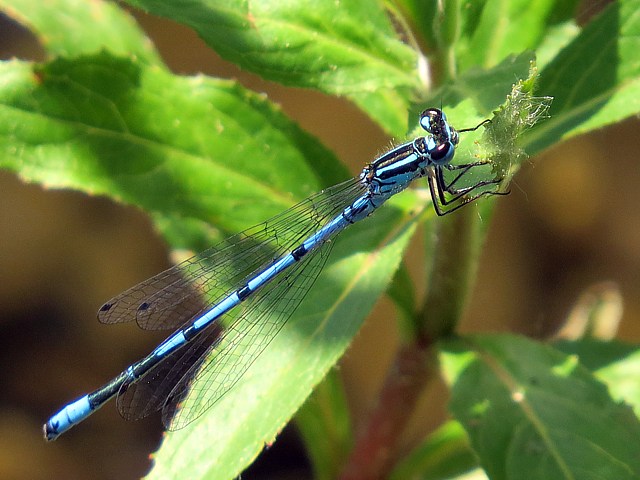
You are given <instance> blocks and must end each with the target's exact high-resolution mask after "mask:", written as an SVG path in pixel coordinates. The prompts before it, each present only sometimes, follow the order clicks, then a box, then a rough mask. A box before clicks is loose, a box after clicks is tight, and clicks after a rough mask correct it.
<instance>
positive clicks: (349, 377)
mask: <svg viewBox="0 0 640 480" xmlns="http://www.w3.org/2000/svg"><path fill="white" fill-rule="evenodd" d="M134 14H135V16H136V18H137V19H138V21H139V23H140V24H141V26H142V27H143V28H144V29H145V30H146V31H147V32H148V34H149V36H150V37H151V39H152V41H153V42H154V43H155V45H156V46H157V48H158V49H159V51H160V52H161V54H162V56H163V58H164V60H165V62H166V63H167V64H168V65H169V67H170V68H171V69H172V70H173V71H174V72H177V73H181V74H186V75H189V74H194V73H199V72H202V73H205V74H208V75H212V76H217V77H223V78H235V79H238V81H240V82H241V83H242V84H243V85H245V86H247V87H248V88H251V89H253V90H256V91H258V92H266V93H267V95H268V96H269V98H270V99H271V100H272V101H274V102H276V103H280V104H281V105H282V107H283V109H284V111H285V112H286V113H287V114H288V115H290V116H291V117H292V118H294V119H295V120H296V121H297V122H299V123H300V125H301V126H302V127H303V128H305V129H306V130H308V131H310V132H311V133H313V134H314V135H316V136H317V137H319V138H320V139H321V140H322V141H323V142H324V143H325V144H326V145H327V146H329V147H330V148H332V149H334V150H335V151H336V152H337V153H338V155H339V157H340V158H342V159H343V160H344V161H345V162H348V164H349V166H350V168H351V171H352V172H353V173H354V174H356V173H358V172H359V171H360V169H361V167H362V165H364V164H365V163H366V162H367V161H370V160H371V159H372V158H374V157H375V156H376V155H377V154H379V153H381V152H383V151H384V150H385V149H386V148H387V147H388V146H389V145H390V144H391V139H389V138H388V137H386V136H385V134H384V133H383V132H382V131H381V130H380V129H378V128H377V127H376V126H375V125H374V124H373V123H372V122H371V121H369V120H368V119H367V118H366V117H365V116H364V115H363V114H362V113H360V112H359V111H358V110H357V109H356V108H355V107H354V106H352V105H351V104H349V103H347V102H346V101H342V100H339V99H335V98H331V97H327V96H325V95H322V94H319V93H316V92H312V91H307V90H300V89H291V88H284V87H281V86H279V85H276V84H272V83H269V82H264V81H262V80H260V79H259V78H257V77H255V76H254V75H251V74H247V73H245V72H242V71H240V70H238V69H237V67H235V66H233V65H230V64H228V63H226V62H224V61H222V60H221V59H220V58H219V57H218V56H217V55H216V54H215V53H214V52H212V51H211V50H210V49H209V48H207V47H206V46H205V45H204V44H203V42H201V41H200V40H199V39H198V38H197V37H196V35H195V34H194V33H193V32H191V31H190V30H188V29H186V28H184V27H181V26H179V25H175V24H172V23H170V22H168V21H166V20H161V19H157V18H152V17H149V16H145V15H142V14H139V13H137V12H134ZM0 57H1V58H2V59H9V58H12V57H18V58H22V59H31V60H43V59H44V53H43V51H42V49H41V48H40V46H39V45H38V44H37V42H36V41H35V39H34V38H33V37H32V36H31V35H30V34H29V32H27V31H25V30H24V29H22V28H20V27H19V26H17V25H15V24H13V23H11V22H10V21H9V20H8V19H6V18H3V17H0ZM459 127H468V125H464V126H459ZM639 151H640V120H638V119H637V118H634V119H630V120H627V121H625V122H623V123H622V124H619V125H617V126H614V127H610V128H607V129H603V130H600V131H598V132H596V133H594V134H591V135H588V136H582V137H579V138H577V139H574V140H572V141H570V142H567V143H565V144H563V145H562V146H561V147H559V148H556V149H553V150H551V151H548V152H545V153H544V154H543V155H541V156H538V157H536V158H534V159H531V161H529V162H526V163H525V166H524V167H523V169H522V170H521V171H520V172H519V173H518V175H517V176H516V178H515V180H514V183H513V184H512V188H511V195H509V196H507V197H504V198H500V199H499V200H498V201H497V208H496V213H495V216H494V218H493V219H492V225H491V228H490V233H489V236H488V239H487V243H486V246H485V249H484V252H483V254H482V258H481V264H480V268H479V275H478V278H477V280H476V285H475V289H474V292H473V296H472V299H471V302H470V305H469V308H468V311H467V314H466V316H465V320H464V322H463V324H462V326H461V328H462V329H463V330H464V331H518V332H523V333H525V334H527V335H530V336H534V337H538V338H544V337H548V336H550V335H552V334H553V333H554V332H555V331H557V329H558V328H560V327H561V326H562V325H563V324H564V323H565V320H566V318H567V316H568V315H569V313H570V312H571V311H572V309H573V306H574V304H575V302H576V300H577V299H578V298H579V297H580V295H581V294H582V293H583V292H584V291H585V290H588V289H591V290H592V291H595V292H600V293H602V294H603V295H604V297H605V299H607V300H608V301H609V303H608V305H609V307H610V308H609V310H608V315H609V316H608V317H607V318H608V320H607V322H608V324H609V325H610V326H613V327H615V322H616V320H618V319H619V320H620V324H619V328H618V334H617V337H618V338H620V339H625V340H629V341H634V342H637V341H638V340H640V208H639V207H640V188H638V186H639V185H640V168H639V167H638V152H639ZM467 208H475V207H473V206H471V207H467ZM415 248H419V245H416V246H415ZM169 265H170V258H169V255H168V251H167V248H166V246H165V244H164V243H163V241H162V239H161V238H159V237H158V235H157V234H156V233H155V232H154V230H153V227H152V225H151V224H150V222H149V220H148V218H147V217H146V216H145V215H144V214H143V213H142V212H140V211H139V210H137V209H135V208H130V207H124V206H122V205H117V204H114V203H113V202H111V201H109V200H105V199H102V198H95V197H87V196H85V195H83V194H80V193H76V192H71V191H49V190H45V189H43V188H42V187H40V186H37V185H25V184H23V183H22V182H21V181H20V180H18V179H17V178H16V177H15V175H13V174H11V173H7V172H3V171H0V312H1V313H0V329H2V332H1V336H0V338H1V339H2V340H1V345H2V348H1V349H0V356H1V358H0V363H1V365H2V369H1V370H0V392H2V394H1V395H2V396H1V400H0V478H2V479H7V480H10V479H51V478H61V479H62V478H64V479H84V478H92V479H119V480H127V479H132V478H139V477H140V476H142V475H143V474H144V473H145V472H146V471H147V470H148V468H149V466H150V460H149V454H150V453H151V452H153V451H154V450H155V449H156V448H157V445H158V444H159V442H160V441H161V437H162V429H161V423H160V420H159V418H157V417H153V418H151V419H147V420H145V421H141V422H134V423H129V422H125V421H124V420H121V419H120V417H119V415H118V414H117V412H116V410H115V407H114V405H108V406H107V407H106V408H105V409H104V410H103V411H101V412H100V413H98V414H96V415H94V416H93V417H92V418H91V419H89V420H88V421H86V422H84V423H83V424H82V426H80V427H78V428H76V429H74V430H72V431H71V432H70V433H69V434H67V435H65V436H64V437H62V438H61V439H60V440H58V441H57V442H55V443H53V444H47V443H45V442H44V440H43V439H42V434H41V424H42V423H43V422H44V421H45V420H46V419H47V418H48V417H49V415H50V414H52V413H53V412H54V411H56V410H57V409H58V408H59V407H61V406H62V405H63V404H64V403H66V402H67V401H69V400H72V399H73V398H75V397H77V396H79V395H81V394H83V393H86V392H87V391H90V390H93V389H94V388H96V387H98V386H100V385H101V384H102V383H104V382H105V381H106V380H108V379H110V378H111V377H113V376H114V375H115V374H117V373H118V372H120V371H121V370H122V368H123V367H125V366H127V365H128V364H129V363H131V362H132V361H134V360H136V359H138V358H139V357H141V356H142V355H145V354H146V353H147V352H148V351H149V350H150V349H151V348H153V347H154V346H155V345H156V344H157V343H158V342H159V341H160V340H161V338H162V335H160V336H158V335H154V334H153V333H150V332H142V331H140V330H138V329H136V328H135V327H133V326H131V325H119V326H109V327H107V326H102V325H100V324H99V323H98V322H97V320H96V317H95V314H96V310H97V308H98V307H99V306H100V305H101V304H102V303H103V302H104V301H105V300H106V299H108V298H110V297H111V296H113V295H115V294H117V293H119V292H120V291H122V290H124V289H126V288H127V287H129V286H131V285H132V284H134V283H136V282H138V281H140V280H143V279H145V278H146V277H148V276H151V275H153V274H155V273H157V272H158V271H160V270H162V269H164V268H166V267H167V266H169ZM602 282H607V283H605V284H603V283H602ZM619 315H621V318H618V317H619ZM397 341H398V340H397V331H396V324H395V321H394V311H393V309H392V307H391V305H390V304H389V302H387V301H382V302H380V304H379V305H378V307H377V308H376V309H375V314H374V316H372V317H371V318H370V319H369V320H368V321H367V323H366V324H365V326H364V328H363V330H362V332H361V334H360V335H359V336H358V337H357V338H356V341H355V342H354V344H353V345H352V347H351V348H350V350H349V352H348V353H347V355H346V356H345V358H344V359H343V360H342V361H341V363H340V372H341V374H342V376H343V378H344V381H345V383H346V389H347V393H348V398H349V403H350V407H351V411H352V413H353V419H354V423H355V424H356V425H357V424H358V422H359V421H360V420H361V418H362V416H363V415H364V414H365V412H366V411H367V408H368V406H369V404H370V402H371V400H372V398H373V397H374V395H375V391H376V389H377V388H378V386H379V384H380V382H381V381H382V378H383V375H384V372H385V369H386V368H387V366H388V364H389V362H390V360H391V358H392V355H393V351H394V348H395V346H396V345H397ZM423 406H424V408H423V409H422V412H423V413H422V415H421V417H420V418H416V419H415V421H414V422H413V424H412V426H411V428H410V430H409V431H408V432H407V434H406V443H407V445H410V444H411V442H412V441H415V440H416V439H418V438H421V437H423V436H424V435H425V434H426V433H427V432H428V431H430V430H431V429H433V428H434V427H435V426H437V425H438V424H439V423H440V422H441V421H442V419H443V418H444V416H445V415H446V391H445V389H444V387H443V386H434V387H433V388H432V391H430V392H428V393H427V395H426V396H425V398H424V399H423ZM306 471H307V470H306V463H305V460H304V456H303V453H302V447H301V446H300V445H299V442H298V441H297V439H296V433H295V429H294V428H288V429H286V430H285V433H284V434H283V435H282V436H281V437H280V438H279V439H278V441H277V442H276V444H275V445H274V446H273V447H271V448H269V449H268V450H267V452H266V454H263V455H262V457H261V459H260V460H259V461H258V463H257V464H256V465H255V466H254V467H252V470H251V471H250V472H247V473H245V474H243V478H244V479H248V478H270V477H271V478H274V477H277V478H284V474H285V473H284V472H288V474H289V475H291V477H290V478H301V476H302V475H304V474H305V472H306Z"/></svg>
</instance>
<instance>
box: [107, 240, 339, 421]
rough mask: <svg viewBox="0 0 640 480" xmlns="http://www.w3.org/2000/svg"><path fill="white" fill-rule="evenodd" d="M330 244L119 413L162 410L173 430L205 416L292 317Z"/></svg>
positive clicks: (166, 368)
mask: <svg viewBox="0 0 640 480" xmlns="http://www.w3.org/2000/svg"><path fill="white" fill-rule="evenodd" d="M331 247H332V243H331V242H328V243H327V244H325V245H324V246H323V247H322V248H321V249H319V250H316V251H314V252H312V253H310V254H309V257H305V258H304V259H303V260H302V261H300V262H298V263H296V264H295V265H294V266H292V267H291V269H290V271H288V272H287V273H288V274H286V275H283V276H282V277H280V278H277V279H275V280H274V281H273V282H271V283H270V284H268V285H266V286H265V287H264V288H263V289H261V290H260V291H258V292H256V294H255V295H252V296H251V297H249V298H248V299H247V300H246V301H245V302H243V304H241V305H240V306H239V307H238V308H236V309H234V310H232V311H231V312H229V313H228V314H227V315H226V316H225V318H224V323H225V326H224V327H222V326H221V324H217V323H214V324H213V325H211V326H210V327H209V328H208V329H207V330H206V331H205V332H203V333H202V334H201V335H200V336H199V337H198V338H196V339H194V341H193V342H191V343H189V344H187V345H185V346H184V347H182V348H181V349H180V350H178V351H176V352H174V354H172V355H171V356H169V357H167V358H166V359H164V360H163V361H162V362H160V363H159V364H158V365H157V366H155V367H154V368H153V369H151V370H150V371H149V372H148V373H147V375H145V376H144V377H143V378H142V379H139V380H138V381H137V382H136V383H133V384H129V385H126V386H124V387H123V388H122V390H121V392H120V394H119V395H118V400H117V404H118V410H119V411H120V413H121V414H122V416H123V417H124V418H126V419H137V418H141V417H144V416H146V415H149V414H150V413H153V412H154V411H156V410H159V409H162V410H163V413H162V419H163V422H164V424H165V426H166V427H167V429H170V430H176V429H179V428H182V427H184V426H186V425H187V424H189V423H190V422H192V421H193V420H195V419H196V418H198V417H199V416H200V415H202V414H203V413H204V412H205V411H206V410H207V409H208V408H209V407H211V406H212V405H213V404H214V403H215V402H216V401H218V400H219V399H220V398H221V397H222V396H223V395H224V394H225V393H226V392H228V391H229V390H230V389H231V388H232V387H233V386H234V385H235V384H236V383H237V382H238V380H239V379H240V378H241V377H242V375H243V374H244V373H245V372H246V371H247V369H248V368H249V367H250V366H251V364H252V363H253V362H254V361H255V360H256V359H257V358H258V357H259V356H260V354H261V353H262V352H263V351H264V349H265V348H266V347H267V346H268V345H269V343H270V342H271V341H272V340H273V338H275V336H276V335H277V333H278V332H279V331H280V330H281V329H282V327H283V326H284V325H285V324H286V322H287V320H288V319H289V318H290V317H291V315H292V314H293V313H294V311H295V310H296V308H297V307H298V305H299V304H300V302H301V301H302V299H303V298H304V296H305V295H306V293H307V292H308V291H309V289H310V288H311V286H312V285H313V283H314V282H315V280H316V278H317V276H318V274H319V273H320V271H321V270H322V268H323V266H324V264H325V262H326V260H327V258H328V256H329V253H330V250H331Z"/></svg>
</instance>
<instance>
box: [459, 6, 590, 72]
mask: <svg viewBox="0 0 640 480" xmlns="http://www.w3.org/2000/svg"><path fill="white" fill-rule="evenodd" d="M577 4H578V2H577V1H575V0H571V1H568V2H556V1H555V0H538V1H534V2H532V1H530V0H515V1H514V0H512V1H510V2H504V1H502V0H488V1H486V2H470V4H469V6H467V7H466V8H464V9H462V16H463V19H464V20H463V26H462V30H463V35H462V36H461V38H460V41H459V42H458V48H457V49H456V52H457V54H458V62H459V68H460V70H461V71H466V70H468V69H469V68H477V67H478V66H481V67H484V68H489V67H492V66H494V65H497V64H498V63H500V62H502V61H503V60H504V59H505V58H507V57H508V56H509V55H513V54H518V53H520V52H522V51H525V50H530V49H535V48H536V47H537V46H538V45H540V43H541V42H542V41H543V39H544V37H545V35H546V33H547V29H548V28H549V26H550V25H552V24H553V23H558V22H563V21H566V20H568V19H569V18H571V16H572V15H573V13H574V11H575V8H576V5H577Z"/></svg>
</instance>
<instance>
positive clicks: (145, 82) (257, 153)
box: [0, 52, 348, 241]
mask: <svg viewBox="0 0 640 480" xmlns="http://www.w3.org/2000/svg"><path fill="white" fill-rule="evenodd" d="M0 166H2V167H3V168H8V169H10V170H13V171H15V172H16V173H17V174H18V175H20V176H21V178H23V179H24V180H26V181H29V182H40V183H43V184H44V185H46V186H48V187H53V188H74V189H78V190H82V191H84V192H86V193H89V194H94V195H95V194H99V195H109V196H110V197H111V198H113V199H116V200H118V201H122V202H125V203H129V204H134V205H137V206H140V207H142V208H144V209H145V210H146V211H148V212H151V213H152V214H162V215H169V216H180V217H182V218H190V219H197V220H200V221H204V222H208V223H209V224H213V225H215V226H216V228H218V229H221V230H222V231H223V232H236V231H238V230H241V229H242V228H246V227H247V226H248V225H251V224H256V223H259V222H261V221H263V220H264V219H266V218H269V217H271V216H273V215H275V214H276V213H279V212H280V211H282V210H283V209H285V208H287V207H289V206H291V205H292V204H293V203H294V202H295V200H298V199H302V198H305V197H306V196H308V195H309V194H310V193H312V192H314V191H317V190H319V189H320V188H321V186H324V185H328V184H332V183H337V182H338V181H339V180H344V179H345V178H347V177H348V174H347V172H346V171H345V169H344V167H342V166H341V164H340V163H339V162H338V161H337V160H336V158H335V157H334V155H333V154H332V153H331V152H329V151H328V150H327V149H325V148H324V147H322V146H321V145H320V144H319V142H318V141H317V140H315V139H314V138H312V137H311V136H310V135H308V134H306V133H305V132H304V131H302V130H301V129H299V128H298V127H297V126H296V125H295V124H294V123H293V122H291V121H290V120H288V119H287V118H286V117H285V116H284V115H283V114H282V113H281V112H280V111H279V110H278V109H277V108H276V107H274V106H273V105H271V104H270V103H269V102H268V101H266V100H265V99H264V97H262V96H260V95H257V94H254V93H252V92H250V91H247V90H245V89H243V88H242V87H240V86H239V85H237V84H236V83H234V82H229V81H220V80H214V79H209V78H205V77H195V78H185V77H179V76H174V75H171V74H169V73H167V72H166V71H164V70H163V69H159V68H156V67H150V66H148V65H146V64H142V63H139V62H137V61H135V60H132V59H121V58H116V57H113V56H111V55H109V54H107V53H106V52H103V53H101V54H98V55H92V56H87V57H82V58H77V59H73V60H65V59H59V60H57V61H54V62H52V63H50V64H45V65H42V66H33V65H30V64H26V63H21V62H17V61H13V62H7V63H4V64H0ZM212 233H215V232H212ZM210 241H211V239H210Z"/></svg>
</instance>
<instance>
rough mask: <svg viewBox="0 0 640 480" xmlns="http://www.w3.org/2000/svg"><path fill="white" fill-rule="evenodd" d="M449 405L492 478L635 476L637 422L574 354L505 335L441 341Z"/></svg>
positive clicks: (639, 459) (638, 470)
mask: <svg viewBox="0 0 640 480" xmlns="http://www.w3.org/2000/svg"><path fill="white" fill-rule="evenodd" d="M442 350H443V352H442V360H443V364H444V367H445V373H446V375H447V378H448V382H449V383H450V384H451V385H452V398H451V405H450V406H451V410H452V412H453V413H454V415H455V417H456V418H457V419H458V420H459V421H460V422H461V423H462V424H463V425H464V427H465V429H466V430H467V433H468V434H469V437H470V439H471V444H472V446H473V448H474V450H475V452H476V453H477V454H478V456H479V458H480V463H481V464H482V465H483V467H484V469H485V470H486V471H487V474H488V475H489V477H490V478H491V479H492V480H503V479H512V478H522V472H527V479H530V480H535V479H545V480H546V479H550V478H553V479H580V480H591V479H593V480H595V479H597V480H608V479H610V480H623V479H637V478H639V477H640V456H639V455H638V452H639V451H640V423H639V422H638V419H637V418H636V417H635V416H634V414H633V411H632V410H631V409H630V408H629V407H627V406H625V405H621V404H618V403H616V402H614V401H613V400H612V399H611V397H609V395H608V392H607V389H606V387H605V386H604V385H603V384H602V383H600V382H598V381H597V380H596V379H595V378H594V377H593V376H592V375H591V374H590V372H589V371H588V370H586V369H585V368H584V367H583V366H581V365H580V364H579V363H578V361H577V359H576V357H575V356H566V355H563V354H561V353H560V352H558V351H557V350H554V349H552V348H551V347H548V346H545V345H541V344H538V343H535V342H533V341H531V340H526V339H524V338H522V337H516V336H509V335H493V336H489V335H486V336H472V337H468V338H462V339H459V340H452V341H450V342H447V343H444V344H443V345H442Z"/></svg>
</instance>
